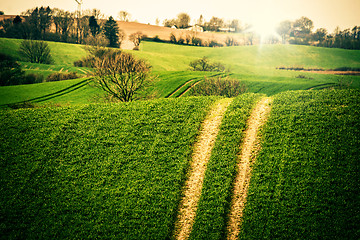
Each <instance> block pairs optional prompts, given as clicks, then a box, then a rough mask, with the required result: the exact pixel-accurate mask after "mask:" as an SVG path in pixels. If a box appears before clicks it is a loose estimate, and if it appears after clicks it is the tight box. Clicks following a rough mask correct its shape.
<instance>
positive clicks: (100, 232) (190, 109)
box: [0, 97, 216, 239]
mask: <svg viewBox="0 0 360 240" xmlns="http://www.w3.org/2000/svg"><path fill="white" fill-rule="evenodd" d="M215 99H216V98H204V97H203V98H183V99H167V100H157V101H152V102H134V103H129V104H107V105H82V106H75V107H74V106H72V107H64V108H42V109H35V110H34V109H22V110H13V111H0V125H1V126H0V142H1V144H0V152H1V154H0V192H1V194H0V219H1V224H0V235H1V238H4V239H64V238H69V239H98V238H102V239H166V238H169V237H170V236H171V231H172V228H173V223H174V219H175V216H176V214H177V207H178V204H179V200H180V196H181V186H182V184H183V181H184V178H185V173H186V170H187V167H188V162H189V159H190V157H191V156H190V154H191V151H192V146H193V144H194V142H195V139H196V136H197V134H198V132H199V129H200V124H201V122H202V121H203V120H204V118H205V115H206V113H207V111H208V109H209V107H210V106H211V105H212V103H213V102H214V100H215Z"/></svg>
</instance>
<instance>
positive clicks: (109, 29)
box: [104, 16, 119, 48]
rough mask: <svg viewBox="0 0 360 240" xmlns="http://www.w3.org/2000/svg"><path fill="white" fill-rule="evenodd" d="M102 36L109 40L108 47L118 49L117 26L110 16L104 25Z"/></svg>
mask: <svg viewBox="0 0 360 240" xmlns="http://www.w3.org/2000/svg"><path fill="white" fill-rule="evenodd" d="M104 34H105V36H106V37H107V39H108V40H109V47H115V48H118V47H119V26H118V24H117V22H116V21H115V20H114V18H113V17H112V16H110V17H109V19H108V20H107V21H106V23H105V26H104Z"/></svg>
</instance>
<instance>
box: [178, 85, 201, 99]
mask: <svg viewBox="0 0 360 240" xmlns="http://www.w3.org/2000/svg"><path fill="white" fill-rule="evenodd" d="M200 82H201V81H198V82H196V83H194V84H193V85H191V86H190V87H188V88H187V89H186V90H185V91H184V92H183V93H181V94H180V95H179V97H182V96H184V95H185V94H186V93H187V92H188V91H190V89H192V88H193V87H195V86H196V85H197V84H198V83H200Z"/></svg>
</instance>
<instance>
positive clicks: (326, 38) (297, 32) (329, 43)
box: [276, 17, 360, 49]
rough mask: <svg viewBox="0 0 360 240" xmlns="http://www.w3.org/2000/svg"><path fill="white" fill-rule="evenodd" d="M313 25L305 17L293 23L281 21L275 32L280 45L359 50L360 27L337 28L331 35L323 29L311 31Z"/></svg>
mask: <svg viewBox="0 0 360 240" xmlns="http://www.w3.org/2000/svg"><path fill="white" fill-rule="evenodd" d="M313 29H314V23H313V21H312V20H311V19H309V18H307V17H301V18H299V19H297V20H295V21H293V22H292V21H289V20H285V21H282V22H281V23H280V24H279V25H278V27H277V29H276V32H277V33H278V34H279V35H280V36H281V40H282V43H284V44H285V43H290V44H300V45H314V46H319V47H330V48H345V49H360V26H354V27H353V28H348V29H345V30H343V31H341V30H340V28H339V27H337V28H336V29H335V31H334V32H333V33H328V31H327V30H326V29H325V28H319V29H316V30H315V31H313Z"/></svg>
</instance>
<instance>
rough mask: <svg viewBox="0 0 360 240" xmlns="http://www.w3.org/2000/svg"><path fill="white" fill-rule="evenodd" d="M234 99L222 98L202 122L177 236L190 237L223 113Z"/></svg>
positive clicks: (178, 237)
mask: <svg viewBox="0 0 360 240" xmlns="http://www.w3.org/2000/svg"><path fill="white" fill-rule="evenodd" d="M231 102H232V99H221V100H219V101H217V102H216V103H215V104H214V106H213V107H212V109H211V111H210V113H209V115H208V116H207V117H206V119H205V121H204V122H203V124H202V130H201V132H200V135H199V137H198V140H197V142H196V143H195V146H194V152H193V155H192V162H191V164H190V170H189V173H188V179H187V181H186V182H185V186H184V191H183V198H182V200H181V202H180V207H179V213H178V216H177V220H176V222H175V238H176V239H188V237H189V234H190V232H191V229H192V226H193V222H194V219H195V214H196V210H197V205H198V202H199V199H200V195H201V189H202V185H203V180H204V176H205V171H206V166H207V163H208V161H209V159H210V155H211V150H212V148H213V146H214V143H215V139H216V136H217V134H218V132H219V126H220V124H221V121H222V118H223V115H224V113H225V111H226V109H227V107H228V106H229V105H230V103H231Z"/></svg>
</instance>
